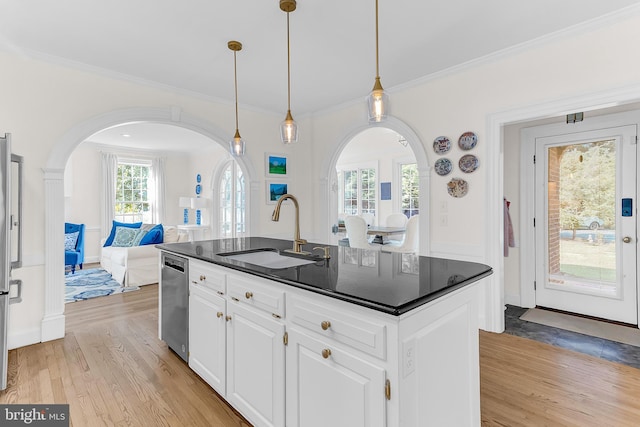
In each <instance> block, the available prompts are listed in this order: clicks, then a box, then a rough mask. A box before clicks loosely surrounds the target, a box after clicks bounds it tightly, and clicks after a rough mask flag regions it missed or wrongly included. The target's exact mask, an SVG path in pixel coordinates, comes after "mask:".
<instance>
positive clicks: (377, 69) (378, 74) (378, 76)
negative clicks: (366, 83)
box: [376, 0, 380, 79]
mask: <svg viewBox="0 0 640 427" xmlns="http://www.w3.org/2000/svg"><path fill="white" fill-rule="evenodd" d="M378 63H379V59H378V0H376V78H377V79H379V78H380V70H379V66H378Z"/></svg>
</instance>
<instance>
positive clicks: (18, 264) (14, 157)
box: [10, 154, 24, 268]
mask: <svg viewBox="0 0 640 427" xmlns="http://www.w3.org/2000/svg"><path fill="white" fill-rule="evenodd" d="M11 161H12V162H13V163H16V164H17V165H18V219H17V220H16V218H14V216H13V215H11V218H10V219H11V224H10V227H11V229H13V227H18V247H17V252H18V253H17V259H16V260H15V261H12V262H11V268H20V267H22V174H23V171H22V165H23V164H24V158H23V157H22V156H18V155H17V154H11Z"/></svg>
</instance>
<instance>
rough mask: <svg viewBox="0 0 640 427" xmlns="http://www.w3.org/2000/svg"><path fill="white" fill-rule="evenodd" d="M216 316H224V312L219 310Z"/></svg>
mask: <svg viewBox="0 0 640 427" xmlns="http://www.w3.org/2000/svg"><path fill="white" fill-rule="evenodd" d="M216 316H218V319H219V318H221V317H222V316H224V313H223V312H221V311H219V312H217V313H216Z"/></svg>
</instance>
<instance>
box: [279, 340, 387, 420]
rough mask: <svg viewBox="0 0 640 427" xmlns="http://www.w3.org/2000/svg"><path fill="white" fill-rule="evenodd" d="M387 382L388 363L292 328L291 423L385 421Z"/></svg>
mask: <svg viewBox="0 0 640 427" xmlns="http://www.w3.org/2000/svg"><path fill="white" fill-rule="evenodd" d="M384 383H385V370H384V368H382V367H381V366H376V365H375V364H372V363H370V362H368V361H366V360H364V359H363V358H361V357H359V356H358V354H357V352H350V351H348V350H347V349H345V348H344V347H342V346H340V345H338V344H337V343H336V342H335V341H333V340H319V339H316V338H313V337H311V336H309V335H307V334H305V333H304V332H302V331H301V330H300V328H296V327H293V328H291V329H290V330H289V345H288V347H287V426H290V427H297V426H300V427H316V426H317V427H324V426H331V427H353V426H363V427H364V426H366V427H383V426H385V425H386V418H385V412H386V411H385V407H386V402H385V396H384V394H383V387H384Z"/></svg>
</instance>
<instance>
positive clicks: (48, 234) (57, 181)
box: [41, 169, 65, 342]
mask: <svg viewBox="0 0 640 427" xmlns="http://www.w3.org/2000/svg"><path fill="white" fill-rule="evenodd" d="M43 172H44V206H45V212H46V213H47V214H46V215H45V265H44V268H45V284H44V316H43V318H42V336H41V339H42V341H43V342H44V341H51V340H55V339H58V338H63V337H64V330H65V326H64V322H65V318H64V251H63V250H62V248H64V203H62V200H64V169H43Z"/></svg>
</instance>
